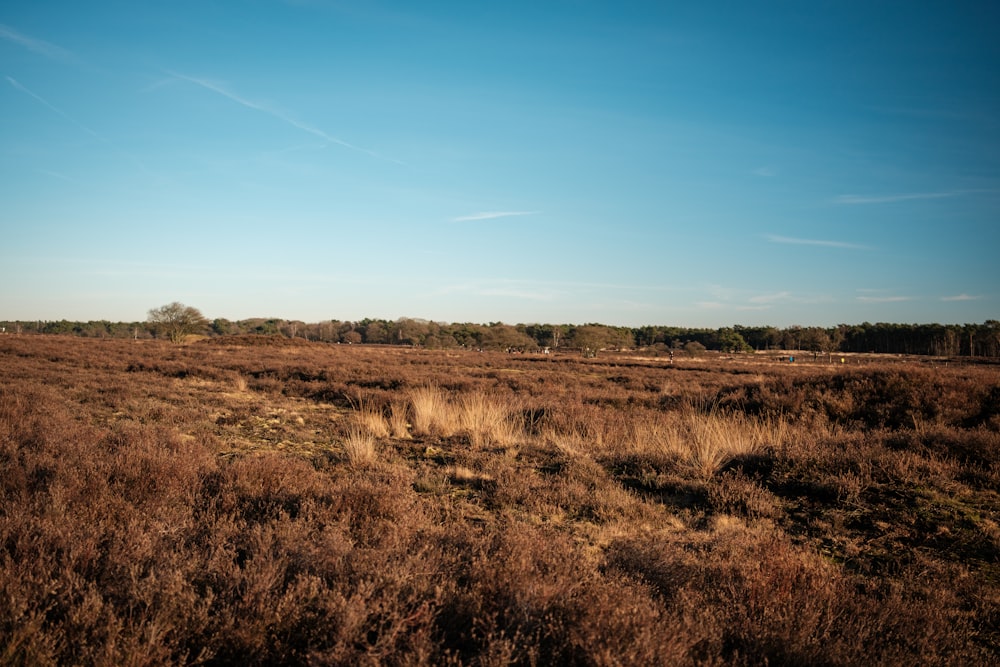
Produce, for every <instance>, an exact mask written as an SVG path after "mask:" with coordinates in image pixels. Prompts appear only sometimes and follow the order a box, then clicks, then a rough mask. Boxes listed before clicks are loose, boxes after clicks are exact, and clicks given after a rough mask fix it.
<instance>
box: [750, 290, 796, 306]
mask: <svg viewBox="0 0 1000 667" xmlns="http://www.w3.org/2000/svg"><path fill="white" fill-rule="evenodd" d="M791 299H792V293H791V292H777V293H775V294H758V295H757V296H752V297H750V299H749V301H750V303H774V302H776V301H789V300H791Z"/></svg>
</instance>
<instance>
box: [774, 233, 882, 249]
mask: <svg viewBox="0 0 1000 667" xmlns="http://www.w3.org/2000/svg"><path fill="white" fill-rule="evenodd" d="M767 240H768V241H770V242H771V243H789V244H792V245H815V246H824V247H827V248H848V249H851V250H870V248H869V247H868V246H865V245H861V244H858V243H847V242H845V241H827V240H823V239H800V238H793V237H790V236H778V235H776V234H768V235H767Z"/></svg>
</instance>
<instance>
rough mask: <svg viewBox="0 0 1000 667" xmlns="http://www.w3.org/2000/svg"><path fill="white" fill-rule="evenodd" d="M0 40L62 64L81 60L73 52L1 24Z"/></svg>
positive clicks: (75, 62) (76, 62)
mask: <svg viewBox="0 0 1000 667" xmlns="http://www.w3.org/2000/svg"><path fill="white" fill-rule="evenodd" d="M0 39H4V40H6V41H8V42H12V43H14V44H17V45H18V46H21V47H24V48H25V49H28V50H29V51H31V52H33V53H37V54H39V55H42V56H45V57H46V58H51V59H52V60H58V61H60V62H65V63H72V64H78V63H79V58H77V57H76V54H74V53H73V52H72V51H69V50H67V49H64V48H62V47H61V46H56V45H55V44H51V43H49V42H46V41H45V40H41V39H36V38H34V37H28V36H27V35H25V34H23V33H20V32H18V31H17V30H14V29H13V28H11V27H10V26H7V25H4V24H2V23H0Z"/></svg>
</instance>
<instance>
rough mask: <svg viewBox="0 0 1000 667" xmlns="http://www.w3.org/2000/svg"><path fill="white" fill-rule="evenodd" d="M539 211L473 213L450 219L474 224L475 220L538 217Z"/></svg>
mask: <svg viewBox="0 0 1000 667" xmlns="http://www.w3.org/2000/svg"><path fill="white" fill-rule="evenodd" d="M538 213H539V211H485V212H483V213H473V214H472V215H461V216H459V217H457V218H452V219H451V221H452V222H475V221H477V220H495V219H496V218H510V217H514V216H519V215H538Z"/></svg>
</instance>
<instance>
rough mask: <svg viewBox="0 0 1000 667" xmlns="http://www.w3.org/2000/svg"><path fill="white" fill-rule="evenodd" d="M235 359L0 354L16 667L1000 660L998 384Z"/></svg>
mask: <svg viewBox="0 0 1000 667" xmlns="http://www.w3.org/2000/svg"><path fill="white" fill-rule="evenodd" d="M276 340H277V339H276ZM282 340H284V339H282ZM230 342H236V343H238V344H226V342H225V339H213V340H212V341H211V342H209V341H205V342H201V343H195V344H191V345H187V346H177V345H171V344H168V343H166V342H160V341H120V340H115V341H111V340H109V341H99V340H87V339H78V338H64V337H55V336H30V337H28V336H2V337H0V367H2V368H3V369H4V383H3V385H2V386H0V469H2V471H3V474H2V476H0V600H2V601H3V603H2V604H0V642H2V643H0V663H3V664H52V663H60V664H61V663H68V664H157V665H159V664H172V663H185V664H186V663H207V664H218V665H222V664H272V663H281V664H299V663H302V664H305V663H312V664H382V663H389V664H508V663H515V664H556V663H559V664H680V665H686V664H762V663H764V662H770V663H780V664H787V663H792V664H819V665H822V664H829V665H843V664H859V663H864V664H899V665H910V664H989V663H995V662H996V661H997V660H998V659H1000V634H998V630H997V628H998V625H1000V612H998V611H997V610H998V609H1000V580H998V576H1000V564H998V555H1000V496H998V493H997V489H1000V368H998V367H996V366H990V365H985V364H980V365H957V364H951V365H944V364H931V363H925V364H919V363H914V362H910V363H899V362H896V363H890V362H884V363H883V362H871V361H870V362H868V363H867V365H857V364H850V365H846V366H844V365H840V364H818V363H817V364H814V365H809V364H788V363H784V364H778V363H773V362H772V361H770V360H768V359H765V358H763V357H762V356H760V355H743V356H740V357H736V358H733V359H719V358H707V359H706V358H684V359H679V360H678V361H677V362H675V363H673V364H670V363H667V361H666V360H662V359H650V358H644V359H641V358H633V357H628V356H626V355H613V354H604V355H602V356H601V357H600V358H597V359H584V358H581V357H580V355H578V354H577V355H574V356H562V355H506V354H501V353H489V352H486V353H476V352H465V351H458V352H455V351H453V352H443V351H425V350H416V349H407V348H399V347H395V348H390V347H366V346H358V345H352V346H346V345H342V346H336V345H324V344H319V343H306V342H304V341H300V342H299V344H296V345H288V344H281V345H262V344H259V343H260V342H261V340H260V339H254V340H253V341H252V342H253V344H251V343H250V341H248V340H244V339H240V340H237V341H230ZM853 361H857V360H856V359H853Z"/></svg>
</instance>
